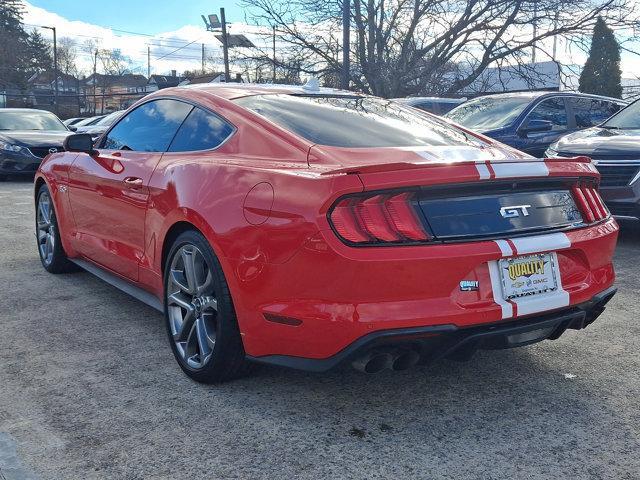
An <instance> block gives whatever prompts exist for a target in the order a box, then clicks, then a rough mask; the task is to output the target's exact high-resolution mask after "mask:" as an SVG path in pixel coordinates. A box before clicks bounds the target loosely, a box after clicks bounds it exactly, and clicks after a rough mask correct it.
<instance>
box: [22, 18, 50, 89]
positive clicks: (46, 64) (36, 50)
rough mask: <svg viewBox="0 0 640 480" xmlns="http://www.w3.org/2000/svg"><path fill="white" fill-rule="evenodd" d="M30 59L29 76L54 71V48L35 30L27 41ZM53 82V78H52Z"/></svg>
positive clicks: (28, 60) (28, 58)
mask: <svg viewBox="0 0 640 480" xmlns="http://www.w3.org/2000/svg"><path fill="white" fill-rule="evenodd" d="M27 46H28V57H27V59H26V60H27V62H28V65H27V69H28V72H27V74H28V75H29V76H31V75H33V74H35V73H41V72H48V71H53V56H52V55H53V54H52V48H51V46H50V44H49V42H48V41H46V40H45V39H44V37H43V36H42V35H41V34H40V32H38V31H37V30H36V29H34V30H33V31H32V32H31V33H30V34H29V37H28V39H27ZM51 80H52V81H53V77H52V78H51Z"/></svg>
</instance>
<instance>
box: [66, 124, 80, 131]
mask: <svg viewBox="0 0 640 480" xmlns="http://www.w3.org/2000/svg"><path fill="white" fill-rule="evenodd" d="M67 128H68V129H69V130H71V131H72V132H75V131H76V130H78V127H76V126H75V125H67Z"/></svg>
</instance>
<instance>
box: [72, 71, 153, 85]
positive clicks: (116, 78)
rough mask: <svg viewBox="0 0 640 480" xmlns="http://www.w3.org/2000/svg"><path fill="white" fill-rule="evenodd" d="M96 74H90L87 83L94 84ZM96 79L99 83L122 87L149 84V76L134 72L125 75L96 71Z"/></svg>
mask: <svg viewBox="0 0 640 480" xmlns="http://www.w3.org/2000/svg"><path fill="white" fill-rule="evenodd" d="M93 79H94V74H93V73H92V74H91V75H89V76H88V77H87V78H86V80H85V83H88V84H93ZM95 79H96V82H97V84H98V85H106V86H113V85H118V86H122V87H144V86H145V85H146V84H147V77H145V76H144V75H138V74H133V73H125V74H124V75H104V74H102V73H96V74H95Z"/></svg>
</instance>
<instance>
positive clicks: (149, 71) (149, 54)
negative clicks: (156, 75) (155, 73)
mask: <svg viewBox="0 0 640 480" xmlns="http://www.w3.org/2000/svg"><path fill="white" fill-rule="evenodd" d="M149 77H151V47H150V46H149V45H147V78H149Z"/></svg>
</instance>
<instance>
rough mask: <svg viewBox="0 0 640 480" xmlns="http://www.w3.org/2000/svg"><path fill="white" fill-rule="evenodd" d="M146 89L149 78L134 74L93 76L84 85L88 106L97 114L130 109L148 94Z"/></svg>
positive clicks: (97, 74) (98, 74) (99, 74)
mask: <svg viewBox="0 0 640 480" xmlns="http://www.w3.org/2000/svg"><path fill="white" fill-rule="evenodd" d="M146 87H147V77H145V76H144V75H137V74H133V73H125V74H124V75H105V74H102V73H96V74H91V75H89V76H88V77H87V78H86V79H85V81H84V84H83V90H84V94H85V95H86V97H87V106H88V107H89V110H90V111H92V112H94V113H96V114H101V113H106V112H114V111H116V110H123V109H125V108H128V107H129V106H131V105H132V104H133V103H134V102H136V101H137V100H139V99H140V98H142V97H143V96H145V95H146V94H147V90H146Z"/></svg>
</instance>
